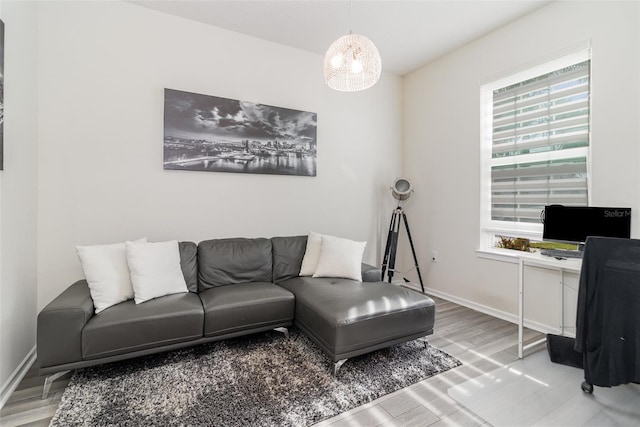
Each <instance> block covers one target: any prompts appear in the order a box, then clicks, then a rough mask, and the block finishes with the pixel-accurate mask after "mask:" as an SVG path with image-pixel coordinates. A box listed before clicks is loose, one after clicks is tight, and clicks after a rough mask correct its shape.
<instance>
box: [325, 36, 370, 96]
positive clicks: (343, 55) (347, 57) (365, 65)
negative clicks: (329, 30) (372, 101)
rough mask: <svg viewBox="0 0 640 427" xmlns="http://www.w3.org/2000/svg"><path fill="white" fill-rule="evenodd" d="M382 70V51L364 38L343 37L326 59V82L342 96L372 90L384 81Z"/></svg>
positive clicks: (334, 44) (331, 49)
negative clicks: (380, 80)
mask: <svg viewBox="0 0 640 427" xmlns="http://www.w3.org/2000/svg"><path fill="white" fill-rule="evenodd" d="M381 70H382V60H381V59H380V54H379V53H378V49H377V48H376V46H375V45H374V44H373V42H372V41H371V40H369V39H368V38H366V37H365V36H363V35H361V34H347V35H346V36H342V37H340V38H339V39H338V40H336V41H335V42H333V44H332V45H331V46H330V47H329V50H328V51H327V54H326V55H325V57H324V81H325V82H326V83H327V85H328V86H329V87H330V88H331V89H335V90H339V91H341V92H356V91H359V90H364V89H367V88H370V87H371V86H373V85H374V84H376V82H377V81H378V79H379V78H380V71H381Z"/></svg>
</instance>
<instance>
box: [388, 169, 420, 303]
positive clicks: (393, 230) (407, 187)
mask: <svg viewBox="0 0 640 427" xmlns="http://www.w3.org/2000/svg"><path fill="white" fill-rule="evenodd" d="M412 192H413V188H412V187H411V182H409V180H408V179H406V178H398V179H396V180H395V182H394V183H393V187H391V194H392V195H393V198H394V199H396V200H398V206H397V207H396V208H395V209H394V210H393V214H392V215H391V222H390V224H389V234H387V244H386V246H385V249H384V258H383V260H382V280H384V276H385V273H386V274H387V277H388V281H389V283H391V280H392V279H393V275H394V274H395V272H396V254H397V252H398V236H399V235H400V222H403V223H404V228H405V230H407V237H408V239H409V244H410V245H411V253H412V254H413V261H414V263H415V265H414V268H415V269H416V271H417V272H418V279H420V288H421V289H422V292H424V284H423V282H422V274H420V266H419V265H418V258H417V257H416V250H415V247H414V246H413V239H412V238H411V231H410V229H409V221H407V215H406V214H405V213H404V210H403V209H402V206H400V203H401V202H402V201H403V200H407V199H408V198H409V197H410V196H411V193H412ZM403 279H404V281H405V282H408V280H407V279H406V278H403Z"/></svg>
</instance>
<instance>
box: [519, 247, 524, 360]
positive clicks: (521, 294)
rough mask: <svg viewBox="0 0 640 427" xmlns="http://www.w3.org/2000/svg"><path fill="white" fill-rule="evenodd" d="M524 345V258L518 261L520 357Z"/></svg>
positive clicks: (520, 357) (520, 356)
mask: <svg viewBox="0 0 640 427" xmlns="http://www.w3.org/2000/svg"><path fill="white" fill-rule="evenodd" d="M523 346H524V260H523V259H522V258H520V259H519V261H518V358H519V359H522V357H523V352H524V351H523V350H524V349H523Z"/></svg>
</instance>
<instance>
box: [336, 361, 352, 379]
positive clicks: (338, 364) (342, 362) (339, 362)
mask: <svg viewBox="0 0 640 427" xmlns="http://www.w3.org/2000/svg"><path fill="white" fill-rule="evenodd" d="M347 360H349V359H342V360H338V361H337V362H334V363H333V376H334V378H335V377H337V376H338V370H340V367H341V366H342V365H344V362H346V361H347Z"/></svg>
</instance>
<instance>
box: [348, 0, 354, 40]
mask: <svg viewBox="0 0 640 427" xmlns="http://www.w3.org/2000/svg"><path fill="white" fill-rule="evenodd" d="M352 12H353V1H352V0H349V34H353V31H352V27H351V14H352Z"/></svg>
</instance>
